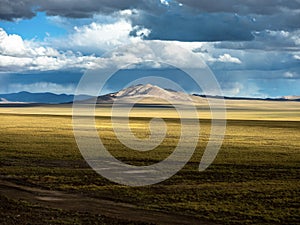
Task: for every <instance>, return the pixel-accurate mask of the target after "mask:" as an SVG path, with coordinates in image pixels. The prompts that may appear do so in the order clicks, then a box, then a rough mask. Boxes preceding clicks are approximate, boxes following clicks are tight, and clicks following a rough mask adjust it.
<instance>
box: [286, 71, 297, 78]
mask: <svg viewBox="0 0 300 225" xmlns="http://www.w3.org/2000/svg"><path fill="white" fill-rule="evenodd" d="M283 77H284V78H288V79H297V78H300V76H299V75H298V74H297V73H296V72H290V71H287V72H285V73H284V74H283Z"/></svg>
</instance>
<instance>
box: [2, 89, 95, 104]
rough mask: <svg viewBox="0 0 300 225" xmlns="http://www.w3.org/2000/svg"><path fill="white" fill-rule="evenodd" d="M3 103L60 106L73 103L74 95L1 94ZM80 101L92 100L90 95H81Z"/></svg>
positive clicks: (24, 92)
mask: <svg viewBox="0 0 300 225" xmlns="http://www.w3.org/2000/svg"><path fill="white" fill-rule="evenodd" d="M0 98H1V102H2V103H4V102H6V103H42V104H60V103H69V102H72V101H73V98H74V95H66V94H60V95H57V94H53V93H30V92H26V91H23V92H19V93H13V94H0ZM79 98H80V99H82V100H85V99H88V98H91V96H88V95H80V96H79Z"/></svg>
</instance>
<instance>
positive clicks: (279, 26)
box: [131, 7, 300, 41]
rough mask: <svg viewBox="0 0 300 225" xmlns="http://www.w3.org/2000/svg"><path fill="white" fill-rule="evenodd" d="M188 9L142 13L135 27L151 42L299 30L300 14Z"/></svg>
mask: <svg viewBox="0 0 300 225" xmlns="http://www.w3.org/2000/svg"><path fill="white" fill-rule="evenodd" d="M189 11H190V10H189V9H187V8H182V9H181V8H180V7H178V8H175V9H174V10H169V11H167V12H165V13H163V14H160V15H154V14H152V13H150V12H145V11H144V12H141V13H139V14H138V15H134V16H133V17H132V19H131V20H132V23H133V25H135V26H137V28H136V30H134V31H133V32H132V35H135V34H136V33H138V31H139V28H147V29H149V30H151V33H150V35H149V36H148V37H146V38H147V39H157V40H179V41H250V40H253V39H254V37H255V36H254V33H255V32H258V31H264V30H297V29H299V28H300V23H299V22H297V21H300V13H299V12H290V13H277V14H274V15H268V16H265V15H239V14H236V13H195V12H193V13H190V12H189Z"/></svg>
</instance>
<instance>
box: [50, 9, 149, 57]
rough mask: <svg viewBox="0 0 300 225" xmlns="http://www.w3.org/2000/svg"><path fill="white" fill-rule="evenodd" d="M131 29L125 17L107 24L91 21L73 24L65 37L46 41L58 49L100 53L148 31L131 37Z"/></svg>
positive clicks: (133, 41) (135, 38)
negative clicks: (83, 23)
mask: <svg viewBox="0 0 300 225" xmlns="http://www.w3.org/2000/svg"><path fill="white" fill-rule="evenodd" d="M130 12H131V11H130ZM127 13H129V11H128V12H127ZM133 29H134V28H133V27H132V25H131V23H129V22H128V21H126V20H125V19H121V20H118V21H116V22H113V23H108V24H100V23H96V22H93V23H91V24H89V25H84V26H80V27H76V26H75V27H74V29H73V32H72V33H71V34H69V35H68V36H67V37H64V38H63V39H62V38H58V39H48V42H50V44H51V45H52V46H56V47H57V48H60V49H71V50H76V51H81V52H84V53H88V54H94V53H96V54H102V53H104V52H106V51H108V50H112V49H114V48H116V47H118V46H121V45H126V44H130V43H135V42H137V41H140V40H141V37H142V36H145V35H148V34H149V32H150V31H149V30H147V29H143V30H142V31H140V33H139V34H138V37H131V36H130V32H131V31H132V30H133Z"/></svg>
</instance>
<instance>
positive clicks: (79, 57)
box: [0, 23, 204, 73]
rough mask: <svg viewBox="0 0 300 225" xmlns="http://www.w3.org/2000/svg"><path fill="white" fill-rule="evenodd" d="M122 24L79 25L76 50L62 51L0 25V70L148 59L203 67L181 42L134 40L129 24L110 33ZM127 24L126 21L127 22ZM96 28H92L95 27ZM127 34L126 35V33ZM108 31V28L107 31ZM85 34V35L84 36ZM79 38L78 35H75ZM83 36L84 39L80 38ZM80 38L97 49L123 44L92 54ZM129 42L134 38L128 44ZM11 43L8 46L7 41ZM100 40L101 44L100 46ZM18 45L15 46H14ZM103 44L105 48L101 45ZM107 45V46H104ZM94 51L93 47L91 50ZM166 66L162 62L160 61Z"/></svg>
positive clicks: (106, 64) (91, 66) (79, 66)
mask: <svg viewBox="0 0 300 225" xmlns="http://www.w3.org/2000/svg"><path fill="white" fill-rule="evenodd" d="M122 24H123V23H121V24H118V23H116V24H114V25H113V26H112V27H110V26H109V25H108V27H103V26H101V25H100V26H98V25H97V24H91V25H90V26H84V27H81V28H77V32H79V33H80V34H82V35H77V33H75V34H74V35H71V36H70V38H73V39H72V40H74V41H75V40H76V41H78V43H75V44H74V43H71V44H70V46H71V47H72V48H74V49H75V50H76V51H70V50H65V51H61V50H60V51H59V50H57V49H55V48H52V47H45V46H43V44H45V43H41V42H35V41H34V40H31V41H25V40H23V39H22V38H21V37H20V36H18V35H15V34H13V35H8V34H7V33H6V32H5V31H4V30H3V29H1V28H0V37H1V38H0V71H3V72H11V73H12V72H26V71H51V70H73V69H95V68H107V67H120V66H121V65H124V64H143V63H144V62H145V61H156V62H167V63H169V64H171V65H173V64H175V65H177V66H179V67H184V68H196V67H197V68H198V67H203V66H204V65H203V64H202V63H201V59H200V56H199V60H196V61H195V60H194V58H190V54H194V55H195V56H197V53H193V52H191V51H189V50H184V49H183V48H181V47H180V46H179V45H178V44H176V43H172V42H164V41H142V40H140V39H138V38H135V41H132V40H131V38H129V37H128V31H129V30H130V29H129V28H130V26H128V27H127V28H124V29H125V31H119V32H120V33H119V34H120V35H115V39H114V37H113V36H112V35H111V32H110V30H111V29H116V27H119V26H120V25H122ZM125 24H127V23H125ZM92 28H93V29H92ZM98 28H99V29H100V30H106V29H107V33H106V36H103V37H102V41H100V42H97V41H98V39H97V37H96V38H94V35H95V33H97V34H99V33H98V32H99V29H98ZM126 34H127V36H126ZM104 35H105V32H104ZM82 36H83V37H82ZM76 38H77V39H76ZM80 38H81V39H80ZM68 40H70V39H68V38H67V39H66V40H65V41H66V42H64V40H62V43H66V45H67V42H71V41H68ZM80 41H84V42H82V45H84V44H85V43H87V45H90V46H91V47H92V46H94V52H97V51H103V50H107V49H109V47H108V46H111V45H115V46H117V45H121V47H120V48H116V49H114V50H111V51H108V52H107V53H106V54H104V55H103V56H101V57H100V56H95V55H93V54H90V55H83V54H82V53H80V52H77V51H78V48H79V49H80V47H81V46H79V47H78V46H77V45H78V44H79V45H80V43H81V42H80ZM126 42H132V43H133V44H132V43H129V45H127V43H126ZM8 43H9V45H10V46H11V47H9V48H7V44H8ZM97 43H98V46H97ZM15 47H16V48H15ZM102 48H104V49H102ZM105 48H107V49H105ZM91 51H93V50H91ZM158 65H161V66H163V65H162V64H157V66H158Z"/></svg>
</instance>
